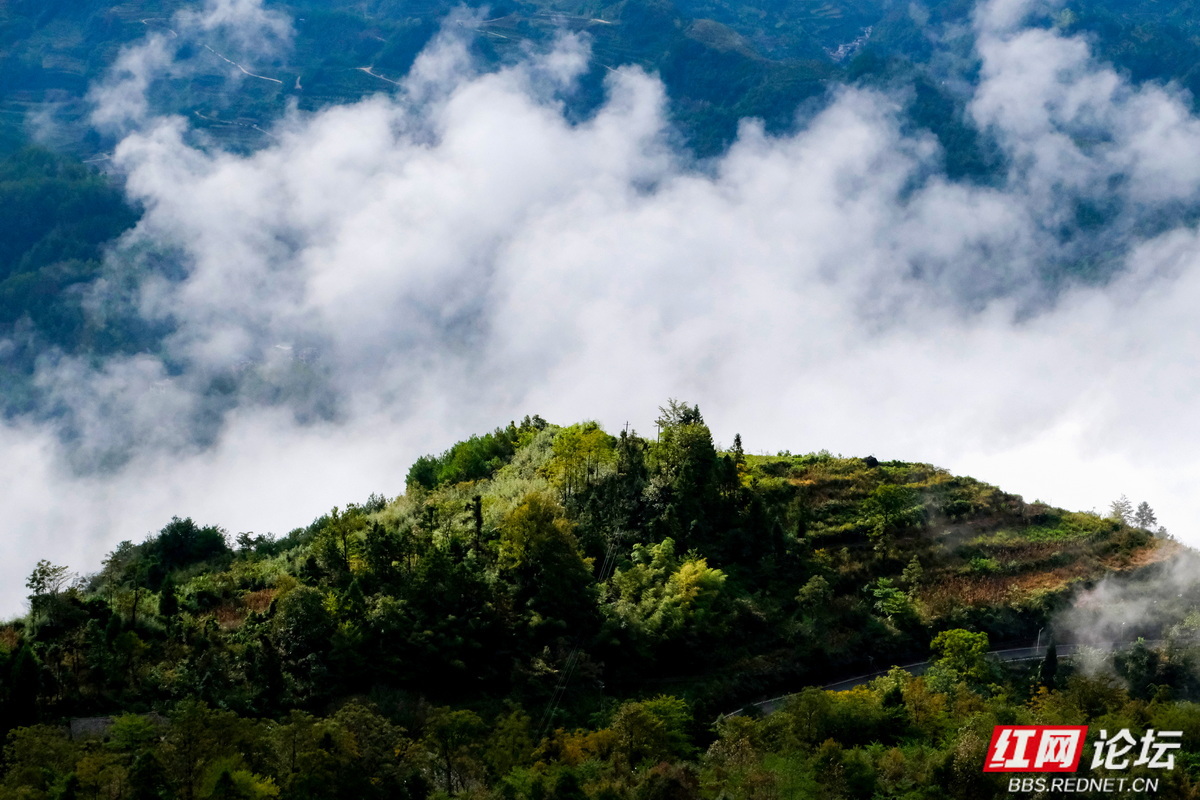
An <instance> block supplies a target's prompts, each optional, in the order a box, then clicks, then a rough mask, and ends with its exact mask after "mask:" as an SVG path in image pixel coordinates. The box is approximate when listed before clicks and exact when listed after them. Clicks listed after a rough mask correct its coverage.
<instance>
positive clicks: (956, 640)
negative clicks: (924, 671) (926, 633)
mask: <svg viewBox="0 0 1200 800" xmlns="http://www.w3.org/2000/svg"><path fill="white" fill-rule="evenodd" d="M929 649H930V651H931V652H932V653H933V656H934V658H933V666H934V667H937V668H940V669H942V670H944V671H945V674H946V675H948V676H949V679H950V680H952V681H953V680H954V679H955V678H959V679H962V680H967V681H972V682H974V683H976V684H983V683H986V682H987V681H988V680H990V678H991V677H992V667H991V665H990V664H989V663H988V660H987V651H988V637H987V634H986V633H973V632H971V631H967V630H963V629H962V628H955V629H953V630H948V631H942V632H941V633H939V634H938V635H937V636H935V637H933V641H932V642H930V643H929Z"/></svg>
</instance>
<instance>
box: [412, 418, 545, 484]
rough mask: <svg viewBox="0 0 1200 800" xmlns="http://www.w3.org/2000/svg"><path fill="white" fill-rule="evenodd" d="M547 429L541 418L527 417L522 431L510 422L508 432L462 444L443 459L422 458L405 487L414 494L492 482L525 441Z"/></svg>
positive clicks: (471, 439) (497, 430) (503, 430)
mask: <svg viewBox="0 0 1200 800" xmlns="http://www.w3.org/2000/svg"><path fill="white" fill-rule="evenodd" d="M545 427H546V422H545V420H543V419H542V418H541V417H533V418H530V417H526V418H525V420H524V421H523V422H522V423H521V426H520V427H517V426H516V425H515V424H514V423H511V422H510V423H509V424H508V427H507V428H497V429H496V430H494V431H492V432H491V433H486V434H484V435H483V436H472V437H471V438H469V439H467V440H466V441H462V442H459V443H458V444H456V445H454V446H453V447H451V448H450V449H449V450H447V451H446V452H444V453H442V454H441V455H440V456H421V457H420V458H418V459H417V460H416V462H415V463H414V464H413V465H412V467H411V468H410V469H409V471H408V477H407V478H406V479H405V484H406V485H407V486H408V487H409V489H410V490H413V489H417V488H422V489H434V488H437V487H438V486H442V485H445V484H452V483H461V482H463V481H477V480H482V479H484V478H490V477H491V476H492V475H494V474H495V473H496V470H498V469H500V467H502V466H504V465H505V464H507V463H508V462H509V461H511V460H512V457H513V456H514V455H515V454H516V451H517V447H518V445H519V444H520V443H521V442H522V441H523V440H526V439H527V438H528V437H529V436H531V435H532V434H533V433H535V432H537V431H540V430H542V429H543V428H545Z"/></svg>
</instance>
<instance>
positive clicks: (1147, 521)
mask: <svg viewBox="0 0 1200 800" xmlns="http://www.w3.org/2000/svg"><path fill="white" fill-rule="evenodd" d="M1133 522H1134V524H1135V525H1137V526H1138V527H1139V528H1141V529H1143V530H1147V531H1148V530H1151V529H1152V528H1154V526H1155V525H1156V524H1157V523H1158V517H1156V516H1155V515H1154V509H1152V508H1150V504H1149V503H1147V502H1146V501H1145V500H1143V501H1142V502H1141V503H1139V504H1138V507H1137V513H1135V514H1134V515H1133Z"/></svg>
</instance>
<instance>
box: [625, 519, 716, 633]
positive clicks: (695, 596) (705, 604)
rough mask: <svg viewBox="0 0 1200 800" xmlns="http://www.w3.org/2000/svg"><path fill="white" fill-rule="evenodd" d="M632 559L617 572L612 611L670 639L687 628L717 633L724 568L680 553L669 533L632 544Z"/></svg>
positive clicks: (631, 625)
mask: <svg viewBox="0 0 1200 800" xmlns="http://www.w3.org/2000/svg"><path fill="white" fill-rule="evenodd" d="M630 559H631V561H632V563H631V565H630V566H629V567H627V568H625V569H620V570H617V572H616V573H615V574H614V575H613V578H612V584H611V590H610V592H611V593H610V596H609V603H608V605H607V606H606V609H607V610H608V611H609V613H611V614H613V615H614V616H615V617H617V618H618V619H619V620H621V622H622V623H623V624H624V625H627V626H628V627H629V628H631V629H632V630H634V631H636V632H637V633H638V634H639V635H640V636H642V637H645V638H646V639H649V640H670V639H671V638H674V637H676V636H679V635H681V634H684V633H689V632H690V633H693V634H701V633H704V634H707V635H710V636H712V635H718V634H719V632H720V631H721V630H722V628H723V627H724V622H725V621H724V620H722V619H721V600H722V596H723V590H724V586H725V581H726V576H725V573H724V572H722V571H721V570H719V569H714V568H712V567H709V566H708V562H707V561H706V560H705V559H703V558H696V557H693V556H685V557H683V558H679V557H678V556H676V555H675V542H674V541H672V540H671V539H664V540H663V541H662V542H660V543H658V544H656V545H651V546H645V545H640V544H638V545H634V547H633V553H632V554H631V556H630Z"/></svg>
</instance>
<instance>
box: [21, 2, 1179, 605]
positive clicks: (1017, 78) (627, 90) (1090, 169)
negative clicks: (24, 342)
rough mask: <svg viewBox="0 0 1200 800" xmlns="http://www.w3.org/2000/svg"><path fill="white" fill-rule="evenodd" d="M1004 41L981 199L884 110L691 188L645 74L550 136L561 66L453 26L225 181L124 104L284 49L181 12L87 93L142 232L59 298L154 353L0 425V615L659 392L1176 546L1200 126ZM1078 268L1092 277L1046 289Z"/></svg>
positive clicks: (735, 162) (460, 21)
mask: <svg viewBox="0 0 1200 800" xmlns="http://www.w3.org/2000/svg"><path fill="white" fill-rule="evenodd" d="M1030 11H1031V7H1030V5H1029V4H1028V3H1018V2H1012V1H1011V0H1003V1H1001V0H991V2H985V3H983V4H981V5H980V7H979V8H978V9H977V11H976V14H975V17H974V34H973V35H974V37H975V48H976V52H977V55H978V57H979V59H980V63H981V69H980V72H979V78H978V82H977V85H975V86H974V88H973V89H972V90H971V92H972V95H971V99H970V102H969V105H968V113H969V116H970V121H971V123H972V124H973V125H975V126H976V127H977V128H979V129H980V130H981V131H984V132H986V135H987V136H989V137H990V138H992V139H994V141H995V142H997V143H998V144H999V146H1000V148H1001V149H1002V150H1003V152H1004V155H1005V157H1006V160H1007V163H1008V164H1009V167H1008V172H1007V174H1006V176H1005V177H1004V178H1003V179H1002V180H1001V181H999V182H998V183H997V184H995V185H988V186H983V185H979V184H977V183H970V182H961V181H960V182H956V181H952V180H950V179H948V178H947V177H945V175H944V173H943V171H942V169H941V166H940V164H941V162H940V157H939V152H938V146H937V143H936V140H935V139H934V138H933V137H932V136H930V135H929V134H928V133H925V132H921V131H914V130H912V129H911V128H910V127H909V126H907V125H906V124H905V120H904V117H903V113H902V104H901V102H900V101H899V100H898V99H897V98H896V97H893V96H888V95H886V94H883V93H879V92H875V91H868V90H861V89H853V88H844V87H843V88H839V89H836V90H833V93H832V95H831V96H830V98H829V99H828V102H827V104H826V105H825V106H824V108H823V110H821V111H820V112H819V113H816V114H815V115H814V116H812V117H811V119H808V120H806V121H805V122H804V123H803V124H802V125H800V126H799V127H798V129H797V130H796V131H795V132H794V133H791V134H788V135H783V136H770V135H767V134H765V133H764V132H763V129H762V127H761V126H760V125H759V124H757V123H756V122H754V121H752V120H751V121H746V122H744V123H743V125H742V128H741V130H740V133H739V136H738V138H737V140H736V142H735V143H734V144H733V145H732V147H731V148H730V149H729V151H728V152H727V153H725V154H724V155H722V156H720V157H718V158H715V159H713V160H711V161H705V162H697V161H696V160H695V159H693V158H691V157H689V156H688V155H687V154H686V153H685V152H682V151H681V150H679V149H678V148H677V147H675V146H674V145H673V142H675V141H677V139H678V137H676V136H674V135H672V134H673V132H672V131H671V129H670V123H669V121H668V117H667V111H666V109H667V98H666V97H665V95H664V89H663V87H662V84H661V83H660V82H659V80H658V79H657V78H656V77H655V76H654V75H651V74H647V73H645V72H644V71H642V70H640V69H638V68H635V67H624V68H620V69H617V70H616V71H614V72H612V73H611V74H610V76H609V80H608V84H607V99H606V101H605V102H604V104H603V105H602V106H601V107H600V108H599V109H598V110H597V111H596V113H595V114H594V115H593V116H591V117H589V118H588V119H587V120H585V121H583V122H571V121H568V119H567V115H566V114H565V113H564V104H563V98H564V97H567V96H569V95H570V92H571V91H572V86H573V85H574V83H575V81H576V79H577V78H578V77H579V75H580V74H581V73H582V72H583V70H584V69H585V68H586V66H587V62H588V58H589V54H588V50H587V42H586V40H585V39H581V38H579V37H574V36H569V35H564V36H563V37H561V38H559V39H558V40H557V41H556V43H555V44H554V45H553V46H552V47H549V48H547V49H545V50H541V51H536V50H533V49H531V50H530V52H529V54H528V56H527V57H525V58H524V59H522V60H520V61H519V63H515V64H510V65H508V66H506V67H504V68H501V69H499V70H498V71H491V72H487V71H482V70H481V69H480V68H479V66H478V64H476V63H475V62H474V61H473V59H472V57H471V51H470V47H469V44H470V41H469V37H470V36H471V35H473V34H472V32H471V31H472V27H473V20H472V18H471V16H470V14H469V13H467V12H459V13H458V14H456V15H455V17H453V18H452V19H451V20H450V21H449V22H448V23H447V25H446V26H445V29H444V32H443V33H442V34H440V35H439V36H438V37H437V38H436V39H435V40H434V41H433V42H432V43H431V44H430V46H429V47H428V48H427V49H426V51H425V52H424V53H423V54H422V55H421V56H420V57H419V58H418V60H417V62H416V64H415V65H414V67H413V69H412V71H411V73H410V74H409V75H408V76H407V77H405V78H404V79H402V80H401V81H400V83H399V85H398V86H395V87H391V88H390V90H388V91H381V92H380V93H379V94H378V95H375V96H373V97H370V98H368V99H364V100H362V101H361V102H357V103H353V104H349V105H343V106H337V107H331V108H327V109H325V110H322V111H319V112H315V113H301V112H297V111H293V112H291V113H289V114H287V115H286V116H285V117H283V118H282V119H279V120H278V121H277V122H276V123H275V124H274V126H273V127H272V129H271V137H270V140H269V144H267V145H266V146H265V147H263V148H262V149H260V150H258V151H256V152H254V153H252V154H248V155H247V154H239V153H234V152H227V151H225V150H222V149H221V148H220V147H217V146H214V145H212V144H211V142H209V143H206V142H205V141H204V139H203V136H202V135H200V134H199V133H198V132H196V131H194V130H191V129H190V126H189V122H188V120H187V119H186V118H183V117H180V116H172V115H162V114H158V113H155V111H154V110H153V104H152V103H150V102H149V101H148V100H147V92H148V91H150V89H151V87H152V86H153V84H154V82H155V81H156V80H159V79H161V78H162V77H164V76H171V75H175V76H178V75H180V74H185V71H186V64H185V62H184V60H183V59H182V57H181V56H180V49H179V48H180V47H181V46H182V45H183V44H184V43H185V42H188V41H199V42H204V41H216V40H217V39H218V38H219V40H220V42H221V48H222V52H223V53H225V54H226V55H230V54H232V55H230V57H231V58H233V59H234V60H237V61H238V62H239V63H241V64H243V65H245V66H248V67H251V71H254V70H253V65H254V63H255V58H256V57H258V58H259V59H260V60H262V59H264V58H265V57H266V56H265V55H264V54H269V53H272V52H276V51H278V50H279V49H281V48H286V47H287V42H288V39H289V37H290V35H291V34H290V30H291V29H290V23H289V21H288V20H286V19H285V18H283V17H282V16H280V15H279V14H278V13H276V12H273V11H271V10H269V9H264V8H263V6H262V5H261V2H260V0H207V4H206V5H204V6H203V7H200V8H197V9H195V10H192V11H189V12H186V13H181V14H179V15H177V16H176V17H175V18H174V20H173V21H172V23H171V28H170V31H169V32H168V31H166V30H159V31H157V32H151V33H150V34H149V35H148V37H147V39H146V40H144V41H143V42H141V43H138V44H137V45H135V46H132V47H130V48H128V49H126V50H125V51H124V52H123V53H122V55H121V56H120V58H119V60H118V62H117V63H116V64H115V65H114V67H113V68H112V70H111V72H110V75H109V77H108V79H106V80H105V81H104V82H103V83H102V84H100V85H98V86H96V87H95V88H94V89H93V92H92V99H93V102H94V105H95V112H94V117H93V122H94V124H95V125H96V126H97V127H98V128H99V129H101V130H103V131H105V132H108V133H110V134H116V135H118V136H119V138H120V143H119V145H118V146H117V148H116V150H115V153H114V155H113V164H114V167H115V169H116V170H117V171H118V172H119V173H120V175H121V176H122V177H123V179H124V181H125V185H126V190H127V192H128V194H129V196H130V198H131V199H132V200H133V201H135V202H136V203H138V204H139V205H141V206H142V207H143V208H144V209H145V213H144V216H143V218H142V220H141V222H140V223H139V225H138V226H137V228H136V229H135V230H134V231H132V232H131V233H130V234H128V235H127V236H126V237H125V238H124V239H123V240H122V241H121V242H120V243H119V244H118V245H117V246H116V247H114V249H113V252H112V254H111V257H110V259H109V266H108V270H107V274H106V276H105V278H103V279H102V280H100V281H98V282H97V283H96V284H95V285H93V286H91V287H90V288H89V290H88V301H87V302H88V304H89V305H88V307H89V308H90V309H91V313H94V314H97V315H104V314H134V315H137V316H139V317H140V318H142V319H144V320H147V321H152V322H162V323H166V324H168V325H169V327H170V330H171V331H172V333H171V334H170V335H169V336H168V338H167V339H166V340H165V341H164V343H163V346H162V349H161V352H156V353H149V354H141V355H137V356H123V357H114V358H111V359H109V360H107V361H105V362H102V363H95V362H93V361H87V360H83V359H78V358H72V357H69V356H66V355H63V354H55V353H48V354H47V355H46V357H45V358H44V359H43V361H42V363H41V366H40V367H39V371H38V375H37V383H38V386H39V387H40V388H41V390H42V391H43V392H45V393H46V396H47V397H49V398H52V401H53V405H54V407H55V408H56V409H57V410H58V413H57V415H56V416H54V417H53V418H52V419H53V421H49V422H48V421H46V420H47V419H48V418H47V417H44V416H42V417H29V418H17V419H11V420H8V421H6V422H3V423H2V424H0V453H3V454H4V456H5V457H4V458H3V459H2V460H0V508H2V509H3V510H4V517H5V525H4V527H3V530H4V533H3V536H4V538H5V541H4V548H5V552H6V553H7V554H8V558H6V559H5V560H4V562H3V564H2V565H0V578H2V580H0V611H3V612H4V613H6V614H15V613H20V611H21V609H22V603H23V599H24V595H25V593H26V592H25V590H24V587H23V583H24V577H25V576H27V575H28V574H29V572H30V570H31V569H32V567H33V564H34V563H35V562H36V561H37V559H39V558H49V559H51V560H52V561H55V562H56V563H66V564H70V565H71V566H72V567H74V568H76V569H79V570H83V571H90V570H94V569H96V568H97V567H98V565H99V561H100V559H101V558H102V556H103V554H104V553H105V552H106V551H108V550H110V549H111V548H112V547H113V545H115V544H116V543H117V542H118V541H120V540H122V539H134V540H140V539H141V538H143V537H144V536H145V535H146V534H147V533H149V532H151V531H155V530H157V529H158V528H160V527H161V526H162V525H163V524H164V523H165V522H166V521H168V520H169V519H170V517H171V516H172V515H179V516H193V517H194V518H196V519H197V521H199V522H201V523H202V524H219V525H222V526H224V527H226V528H227V529H229V530H230V531H231V532H236V531H249V530H253V531H256V532H259V533H263V532H267V531H274V532H277V533H282V532H286V531H287V530H288V529H290V528H292V527H295V526H298V525H303V524H306V523H307V522H309V521H310V520H311V519H313V518H314V517H315V516H317V515H319V514H321V513H323V512H325V511H327V510H328V509H329V508H330V507H331V506H333V505H335V504H336V505H342V504H345V503H346V502H348V501H355V500H359V501H361V500H363V499H365V497H366V495H367V494H369V493H371V492H381V493H384V494H386V495H389V496H392V495H395V494H398V493H400V492H401V491H403V483H404V475H405V473H406V471H407V468H408V466H409V464H411V462H412V461H413V459H414V458H416V457H417V456H418V455H421V454H422V453H426V452H436V451H441V450H443V449H445V448H446V447H447V446H448V445H450V444H451V443H453V442H454V441H456V440H457V439H460V438H463V437H465V436H467V435H469V434H471V433H476V432H481V431H484V430H490V429H491V428H494V427H496V426H498V425H502V424H505V423H507V422H508V421H509V420H510V419H518V420H519V419H520V418H521V417H522V416H524V415H525V414H528V413H539V414H541V415H542V416H544V417H546V418H547V419H549V420H551V421H556V422H560V423H563V424H566V423H569V422H573V421H578V420H580V419H586V418H593V419H597V420H600V421H601V422H602V423H603V424H604V425H605V426H606V427H608V428H609V429H610V430H616V429H617V428H619V427H621V426H623V425H624V424H625V423H626V422H630V423H632V425H633V427H635V428H637V429H639V430H641V431H647V430H649V431H651V432H652V430H653V426H652V422H651V420H652V419H653V418H654V417H655V416H656V414H657V412H656V408H657V406H658V405H660V404H662V403H664V402H665V401H666V399H667V398H668V397H677V398H680V399H684V400H686V401H688V402H695V403H698V404H699V405H700V407H701V410H702V412H703V413H704V415H705V418H706V420H707V421H708V422H709V423H710V425H711V426H712V428H713V430H714V433H715V436H716V438H717V439H718V441H719V442H724V443H728V442H730V441H731V440H732V438H733V435H734V433H735V432H740V433H741V434H742V437H743V441H744V442H745V445H746V448H747V449H748V450H749V451H751V452H764V451H769V452H775V451H776V450H782V449H789V450H792V451H794V452H804V451H810V450H817V449H822V448H827V449H829V450H832V451H834V452H842V453H845V454H847V455H867V454H875V455H876V456H878V457H880V458H884V459H886V458H901V459H906V460H917V461H927V462H933V463H935V464H938V465H939V466H944V467H946V468H948V469H951V470H952V471H954V472H958V473H967V474H972V475H974V476H976V477H978V478H981V479H983V480H987V481H989V482H992V483H996V484H999V485H1001V486H1003V487H1004V488H1006V489H1008V490H1010V491H1015V492H1019V493H1022V494H1024V495H1025V496H1026V498H1027V499H1029V500H1033V499H1034V498H1040V499H1043V500H1045V501H1048V502H1051V503H1054V504H1056V505H1062V506H1066V507H1069V508H1082V509H1089V508H1097V509H1100V510H1102V511H1103V510H1105V509H1106V507H1107V504H1108V502H1109V501H1110V500H1112V499H1115V498H1116V497H1117V496H1118V495H1120V494H1122V493H1124V494H1128V495H1129V496H1130V498H1132V499H1133V500H1134V502H1135V503H1136V502H1138V501H1140V500H1142V499H1146V500H1148V501H1149V502H1150V503H1151V505H1153V506H1154V508H1155V510H1156V511H1157V513H1158V516H1159V519H1160V521H1161V522H1163V523H1164V524H1165V525H1167V526H1168V527H1169V528H1170V529H1171V531H1172V532H1173V533H1174V534H1176V535H1177V536H1178V537H1179V538H1181V539H1183V540H1185V541H1197V540H1200V528H1197V526H1196V524H1195V521H1196V520H1197V519H1198V518H1200V500H1198V499H1197V494H1196V492H1195V491H1194V490H1193V485H1192V481H1193V480H1194V476H1195V475H1196V474H1197V473H1198V468H1200V415H1197V414H1196V413H1195V412H1194V403H1195V398H1196V397H1197V396H1198V395H1200V369H1198V366H1197V363H1196V362H1197V358H1198V354H1200V322H1198V321H1197V314H1196V305H1197V302H1196V301H1197V299H1198V298H1200V269H1198V267H1200V263H1198V261H1200V240H1198V234H1197V230H1196V228H1195V226H1194V225H1192V224H1188V223H1186V222H1184V221H1178V220H1187V219H1188V218H1189V217H1188V214H1189V213H1190V212H1192V211H1195V210H1197V209H1200V120H1198V119H1197V118H1195V117H1194V116H1193V115H1192V114H1191V112H1190V110H1189V108H1190V106H1189V100H1188V98H1186V97H1184V96H1182V95H1181V93H1180V92H1179V91H1177V90H1176V89H1175V88H1173V87H1169V86H1167V87H1164V86H1159V85H1133V84H1131V83H1130V82H1129V81H1128V80H1126V79H1125V78H1124V77H1122V76H1121V75H1120V74H1118V73H1117V72H1115V71H1114V70H1113V69H1112V68H1111V67H1109V66H1107V65H1105V64H1103V63H1100V62H1098V61H1097V60H1096V59H1095V58H1094V57H1093V55H1092V53H1091V51H1090V49H1089V45H1088V43H1087V41H1085V40H1083V39H1081V38H1071V37H1067V36H1064V35H1062V34H1061V33H1060V32H1058V31H1056V30H1055V29H1053V28H1051V27H1045V26H1033V25H1028V24H1027V23H1026V20H1027V18H1028V15H1029V13H1030ZM204 37H212V38H210V39H207V40H206V39H205V38H204ZM230 69H231V81H235V82H236V81H238V80H243V81H245V80H256V78H253V77H249V76H247V75H245V74H244V73H242V72H239V71H236V70H234V69H233V67H231V68H230ZM264 74H266V72H264ZM381 87H385V88H387V87H386V86H385V84H383V83H382V82H381ZM1081 203H1082V204H1094V205H1099V206H1103V207H1104V208H1106V209H1110V210H1113V213H1112V217H1111V224H1109V225H1107V226H1105V228H1104V229H1103V230H1098V231H1095V232H1093V233H1091V234H1089V236H1090V237H1091V238H1090V239H1088V240H1081V239H1080V237H1079V236H1065V235H1064V234H1063V231H1064V229H1066V228H1069V227H1070V225H1071V224H1072V221H1073V219H1074V215H1075V213H1076V212H1075V209H1076V208H1077V207H1078V206H1079V205H1080V204H1081ZM1164 220H1167V221H1169V223H1170V224H1164V223H1163V221H1164ZM1098 250H1102V251H1103V252H1105V253H1107V254H1109V257H1110V258H1112V259H1115V260H1116V264H1117V266H1118V269H1117V270H1116V272H1115V275H1114V277H1113V278H1112V279H1111V280H1108V281H1106V282H1104V283H1103V285H1095V284H1092V285H1089V284H1086V283H1082V282H1080V283H1068V284H1067V285H1066V286H1065V287H1062V286H1060V287H1057V288H1055V289H1053V290H1051V289H1049V288H1047V282H1046V281H1045V280H1043V278H1044V276H1045V275H1046V274H1047V270H1048V268H1058V267H1061V266H1062V265H1067V264H1070V263H1073V261H1075V260H1078V259H1079V258H1082V257H1083V255H1085V254H1087V253H1095V252H1097V251H1098ZM164 263H169V264H170V265H171V267H170V269H167V268H164V267H162V266H161V265H162V264H164Z"/></svg>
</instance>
